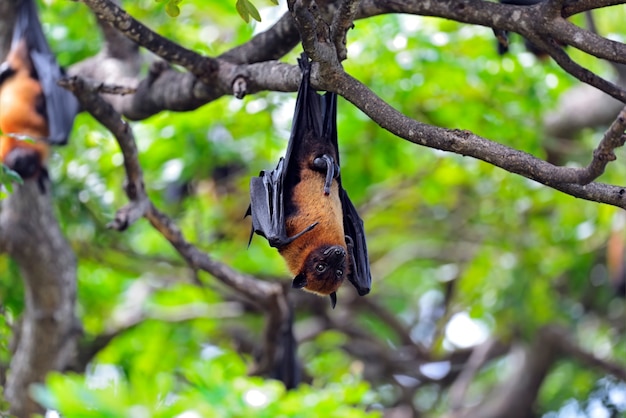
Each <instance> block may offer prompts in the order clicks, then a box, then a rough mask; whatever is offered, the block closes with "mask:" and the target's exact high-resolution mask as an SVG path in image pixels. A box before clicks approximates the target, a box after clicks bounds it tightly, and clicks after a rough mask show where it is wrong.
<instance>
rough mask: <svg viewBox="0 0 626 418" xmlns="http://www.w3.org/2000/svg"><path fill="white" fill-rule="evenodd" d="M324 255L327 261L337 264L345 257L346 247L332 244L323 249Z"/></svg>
mask: <svg viewBox="0 0 626 418" xmlns="http://www.w3.org/2000/svg"><path fill="white" fill-rule="evenodd" d="M324 255H325V256H326V257H328V262H329V263H331V264H337V263H340V262H341V261H343V260H344V258H346V249H345V248H343V247H342V246H340V245H333V246H331V247H328V248H327V249H326V251H324Z"/></svg>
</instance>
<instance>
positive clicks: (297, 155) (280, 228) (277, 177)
mask: <svg viewBox="0 0 626 418" xmlns="http://www.w3.org/2000/svg"><path fill="white" fill-rule="evenodd" d="M298 62H299V64H300V69H301V70H302V82H301V83H300V87H299V88H298V96H297V99H296V109H295V112H294V118H293V126H292V128H291V136H290V137H289V143H288V145H287V152H286V154H285V158H281V159H280V161H279V162H278V165H277V166H276V168H275V169H274V170H271V171H262V172H261V174H260V175H259V177H253V178H252V179H250V207H249V208H248V211H247V212H246V215H252V231H253V233H257V234H259V235H261V236H262V237H265V238H266V239H267V241H268V242H269V243H270V245H271V246H272V247H277V248H280V247H282V246H284V245H287V244H289V243H291V242H292V241H294V240H295V239H297V238H299V237H300V236H302V234H304V233H306V232H308V231H310V230H311V229H313V228H314V227H315V225H317V223H314V224H312V225H309V226H308V227H307V228H305V229H304V230H303V231H300V232H298V233H297V234H295V235H294V236H291V237H288V236H287V228H286V226H285V222H286V219H287V217H288V215H289V212H290V211H291V210H295V208H293V207H291V206H290V202H291V195H290V194H291V191H292V189H293V187H294V185H295V184H296V183H297V182H298V181H300V178H299V177H300V169H299V166H298V161H299V160H300V159H302V158H304V157H303V155H302V153H303V152H306V149H305V147H303V146H302V145H303V141H304V138H305V137H307V133H309V132H310V131H313V133H314V134H315V136H316V137H321V136H322V125H323V115H324V113H323V110H322V96H320V95H319V94H317V93H316V92H315V90H313V89H312V88H311V87H310V85H309V75H310V68H311V64H310V62H309V59H308V58H307V57H306V55H304V54H303V56H302V57H301V58H300V59H298ZM250 239H252V235H251V236H250Z"/></svg>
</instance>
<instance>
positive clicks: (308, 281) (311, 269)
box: [292, 245, 348, 307]
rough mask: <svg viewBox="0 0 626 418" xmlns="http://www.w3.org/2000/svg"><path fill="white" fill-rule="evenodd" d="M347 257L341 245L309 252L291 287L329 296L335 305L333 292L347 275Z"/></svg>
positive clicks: (321, 247)
mask: <svg viewBox="0 0 626 418" xmlns="http://www.w3.org/2000/svg"><path fill="white" fill-rule="evenodd" d="M347 268H348V257H347V255H346V248H345V247H343V246H341V245H323V246H320V247H318V248H316V249H315V250H313V251H311V252H310V253H309V255H308V256H307V258H306V260H305V261H304V264H303V267H302V269H301V271H300V273H298V274H297V275H296V277H294V279H293V282H292V287H293V288H296V289H304V290H307V291H309V292H312V293H316V294H318V295H324V296H327V295H329V296H330V298H331V304H332V305H333V307H334V305H335V303H336V296H335V291H336V290H337V289H338V288H339V286H341V283H343V279H344V277H345V276H346V275H347Z"/></svg>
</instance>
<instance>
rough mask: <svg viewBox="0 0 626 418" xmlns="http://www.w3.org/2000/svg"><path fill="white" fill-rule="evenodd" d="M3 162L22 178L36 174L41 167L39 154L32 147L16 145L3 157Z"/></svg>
mask: <svg viewBox="0 0 626 418" xmlns="http://www.w3.org/2000/svg"><path fill="white" fill-rule="evenodd" d="M4 163H5V164H6V165H7V167H9V168H10V169H11V170H13V171H15V172H16V173H17V174H19V175H20V177H22V178H23V179H24V180H28V179H30V178H33V177H35V176H37V175H38V174H39V173H40V171H41V168H42V163H43V162H42V161H41V154H40V153H39V152H37V150H35V149H34V148H24V147H16V148H14V149H13V150H12V151H11V152H9V154H7V155H6V157H5V158H4Z"/></svg>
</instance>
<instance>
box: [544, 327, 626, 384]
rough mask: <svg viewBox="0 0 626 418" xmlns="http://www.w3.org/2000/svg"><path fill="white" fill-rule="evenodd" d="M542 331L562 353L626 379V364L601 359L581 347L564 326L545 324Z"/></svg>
mask: <svg viewBox="0 0 626 418" xmlns="http://www.w3.org/2000/svg"><path fill="white" fill-rule="evenodd" d="M542 333H543V334H544V335H545V336H546V337H547V338H549V339H550V341H551V342H552V344H554V346H556V347H558V349H559V350H560V351H561V352H562V353H563V354H566V355H568V356H570V357H572V358H573V359H576V360H578V361H580V362H581V363H583V364H585V365H587V366H590V367H594V368H597V369H600V370H602V371H604V372H606V373H609V374H611V375H613V376H615V377H617V378H618V379H621V380H623V381H626V364H620V363H617V362H614V361H610V360H604V359H601V358H599V357H597V356H595V355H594V354H592V353H590V352H588V351H586V350H584V349H582V348H581V347H580V346H579V345H578V344H577V343H576V341H574V339H573V338H572V337H571V335H570V334H569V333H568V332H567V330H565V329H564V328H562V327H559V326H556V325H552V326H546V327H544V328H543V329H542Z"/></svg>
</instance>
